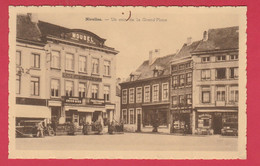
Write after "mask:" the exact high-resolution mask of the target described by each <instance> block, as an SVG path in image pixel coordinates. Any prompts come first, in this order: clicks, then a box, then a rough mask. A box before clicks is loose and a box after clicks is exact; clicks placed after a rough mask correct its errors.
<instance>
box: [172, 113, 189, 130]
mask: <svg viewBox="0 0 260 166" xmlns="http://www.w3.org/2000/svg"><path fill="white" fill-rule="evenodd" d="M171 116H172V126H171V133H185V134H191V133H192V131H191V126H192V111H191V109H175V110H174V109H173V110H171Z"/></svg>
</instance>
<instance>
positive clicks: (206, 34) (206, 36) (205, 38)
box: [203, 31, 208, 41]
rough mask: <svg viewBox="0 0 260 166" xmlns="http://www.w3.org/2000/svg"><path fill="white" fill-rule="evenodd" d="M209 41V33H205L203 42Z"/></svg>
mask: <svg viewBox="0 0 260 166" xmlns="http://www.w3.org/2000/svg"><path fill="white" fill-rule="evenodd" d="M207 40H208V32H207V31H204V32H203V41H207Z"/></svg>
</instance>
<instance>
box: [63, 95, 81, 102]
mask: <svg viewBox="0 0 260 166" xmlns="http://www.w3.org/2000/svg"><path fill="white" fill-rule="evenodd" d="M64 102H65V103H68V104H82V99H81V98H78V97H65V98H64Z"/></svg>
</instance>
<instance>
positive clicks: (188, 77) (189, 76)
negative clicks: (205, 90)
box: [186, 73, 192, 85]
mask: <svg viewBox="0 0 260 166" xmlns="http://www.w3.org/2000/svg"><path fill="white" fill-rule="evenodd" d="M186 83H187V84H189V85H190V84H191V83H192V73H187V74H186Z"/></svg>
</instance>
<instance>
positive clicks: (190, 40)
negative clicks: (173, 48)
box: [186, 37, 192, 46]
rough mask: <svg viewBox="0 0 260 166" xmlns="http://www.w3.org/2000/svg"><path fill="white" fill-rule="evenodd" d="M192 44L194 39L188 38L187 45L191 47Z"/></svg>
mask: <svg viewBox="0 0 260 166" xmlns="http://www.w3.org/2000/svg"><path fill="white" fill-rule="evenodd" d="M191 43H192V37H188V38H187V43H186V44H187V45H188V46H189V45H191Z"/></svg>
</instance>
